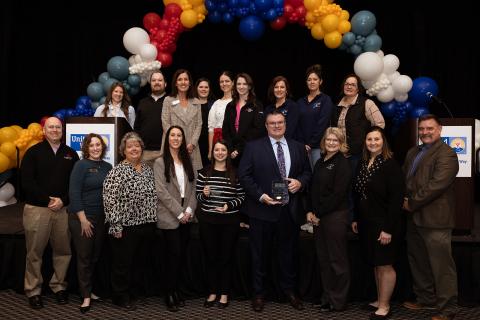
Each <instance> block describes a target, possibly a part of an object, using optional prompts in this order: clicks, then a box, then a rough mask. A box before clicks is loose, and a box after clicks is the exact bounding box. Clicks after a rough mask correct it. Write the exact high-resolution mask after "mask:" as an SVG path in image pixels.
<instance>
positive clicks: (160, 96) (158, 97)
mask: <svg viewBox="0 0 480 320" xmlns="http://www.w3.org/2000/svg"><path fill="white" fill-rule="evenodd" d="M151 96H152V98H153V100H155V101H157V100H158V99H160V98H163V97H164V96H165V92H164V93H162V94H161V95H159V96H157V95H155V94H153V93H152V94H151Z"/></svg>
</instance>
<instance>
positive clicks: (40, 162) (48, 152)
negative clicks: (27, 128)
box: [21, 140, 78, 207]
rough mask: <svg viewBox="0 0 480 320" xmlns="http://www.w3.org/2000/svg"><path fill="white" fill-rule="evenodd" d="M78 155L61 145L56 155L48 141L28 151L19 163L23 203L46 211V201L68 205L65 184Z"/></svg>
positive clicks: (66, 185)
mask: <svg viewBox="0 0 480 320" xmlns="http://www.w3.org/2000/svg"><path fill="white" fill-rule="evenodd" d="M77 160H78V155H77V153H76V152H75V150H73V149H72V148H70V147H68V146H66V145H65V144H63V143H62V144H61V145H60V147H59V148H58V150H57V153H56V154H55V153H53V149H52V147H51V146H50V144H49V143H48V141H47V140H44V141H43V142H40V143H38V144H36V145H34V146H33V147H31V148H30V149H28V150H27V152H26V153H25V156H24V158H23V160H22V167H21V179H22V188H23V190H24V192H25V198H26V203H28V204H31V205H34V206H38V207H47V206H48V203H49V201H50V198H49V197H59V198H61V199H62V202H63V205H64V206H66V205H68V184H69V180H70V173H71V172H72V169H73V165H74V164H75V162H76V161H77Z"/></svg>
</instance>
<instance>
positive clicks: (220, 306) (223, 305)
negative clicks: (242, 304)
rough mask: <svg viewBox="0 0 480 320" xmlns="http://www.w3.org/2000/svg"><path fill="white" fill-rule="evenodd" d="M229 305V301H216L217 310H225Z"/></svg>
mask: <svg viewBox="0 0 480 320" xmlns="http://www.w3.org/2000/svg"><path fill="white" fill-rule="evenodd" d="M229 304H230V301H227V302H221V301H218V308H219V309H225V308H226V307H228V305H229Z"/></svg>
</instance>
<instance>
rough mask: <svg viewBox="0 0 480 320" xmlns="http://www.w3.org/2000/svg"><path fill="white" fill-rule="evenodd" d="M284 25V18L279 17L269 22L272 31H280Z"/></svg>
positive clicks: (285, 21)
mask: <svg viewBox="0 0 480 320" xmlns="http://www.w3.org/2000/svg"><path fill="white" fill-rule="evenodd" d="M286 24H287V19H285V17H284V16H281V17H278V18H277V19H275V20H273V21H272V22H270V27H272V29H273V30H282V29H283V28H284V27H285V25H286Z"/></svg>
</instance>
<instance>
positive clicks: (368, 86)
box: [362, 80, 375, 89]
mask: <svg viewBox="0 0 480 320" xmlns="http://www.w3.org/2000/svg"><path fill="white" fill-rule="evenodd" d="M374 84H375V81H373V80H370V81H366V80H362V85H363V87H364V88H365V89H370V88H371V87H372V86H373V85H374Z"/></svg>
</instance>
